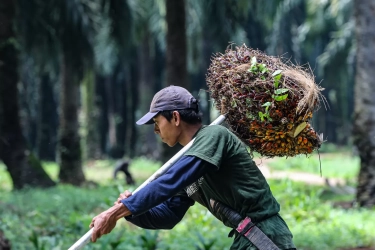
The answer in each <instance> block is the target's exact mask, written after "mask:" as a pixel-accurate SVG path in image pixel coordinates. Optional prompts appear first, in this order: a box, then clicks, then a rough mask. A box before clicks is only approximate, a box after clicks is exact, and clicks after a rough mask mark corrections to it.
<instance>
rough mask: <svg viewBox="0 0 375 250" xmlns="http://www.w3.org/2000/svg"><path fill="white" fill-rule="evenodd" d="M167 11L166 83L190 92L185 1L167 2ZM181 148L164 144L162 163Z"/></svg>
mask: <svg viewBox="0 0 375 250" xmlns="http://www.w3.org/2000/svg"><path fill="white" fill-rule="evenodd" d="M166 9H167V13H166V20H167V27H168V31H167V52H166V57H167V64H166V83H167V86H169V85H178V86H181V87H184V88H186V89H188V90H190V84H189V81H188V77H187V69H186V60H187V59H186V28H185V1H184V0H167V1H166ZM181 148H182V147H181V146H180V145H176V146H174V147H173V148H170V147H169V146H168V145H167V144H164V143H163V149H162V161H163V162H166V161H168V160H169V159H170V158H171V157H172V156H173V155H175V154H176V153H177V152H178V151H179V150H180V149H181Z"/></svg>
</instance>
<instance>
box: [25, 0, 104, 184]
mask: <svg viewBox="0 0 375 250" xmlns="http://www.w3.org/2000/svg"><path fill="white" fill-rule="evenodd" d="M99 8H100V4H99V2H98V1H88V0H80V1H74V0H68V1H42V0H30V1H25V0H23V1H22V0H21V1H20V3H19V9H20V13H22V15H20V20H21V21H20V27H21V28H20V30H21V34H22V41H23V45H24V48H25V50H26V52H28V53H31V54H32V55H33V56H34V58H36V60H37V62H38V64H39V65H40V66H41V67H42V68H43V67H45V68H46V69H45V70H49V69H50V68H49V67H50V66H49V65H55V64H57V65H58V69H57V70H58V72H59V76H60V85H59V93H60V95H59V108H60V110H59V132H58V148H57V155H58V160H59V164H60V172H59V179H60V181H61V182H65V183H71V184H74V185H80V184H81V183H82V182H84V181H85V177H84V174H83V171H82V163H81V146H80V136H79V122H78V108H79V106H80V91H79V86H80V82H81V81H82V79H83V78H84V76H85V74H86V72H90V70H92V68H93V63H92V62H93V40H94V35H95V34H96V33H95V32H96V31H97V29H98V25H99V23H100V15H99V14H100V9H99ZM46 52H47V53H46Z"/></svg>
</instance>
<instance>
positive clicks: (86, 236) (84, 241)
mask: <svg viewBox="0 0 375 250" xmlns="http://www.w3.org/2000/svg"><path fill="white" fill-rule="evenodd" d="M224 120H225V116H224V115H220V116H219V117H218V118H216V120H215V121H213V122H212V123H211V124H210V126H211V125H217V124H221V123H222V122H223V121H224ZM194 140H195V139H193V140H191V141H190V142H189V143H188V144H186V146H184V147H183V148H182V149H181V150H180V151H178V153H177V154H175V155H174V156H173V157H172V158H171V159H170V160H169V161H167V162H166V163H165V164H164V165H163V166H161V168H159V169H158V170H157V171H156V172H155V173H154V174H153V175H151V176H150V177H149V178H148V179H147V180H146V181H145V182H143V184H142V185H140V186H139V187H138V188H137V189H136V190H134V191H133V194H135V193H136V192H138V191H139V190H141V189H142V188H144V187H145V186H146V185H147V184H149V183H150V182H152V181H153V180H155V179H157V178H158V177H159V176H161V175H163V174H164V173H165V172H167V170H168V169H169V168H170V167H171V166H172V165H173V164H175V163H176V162H177V161H178V159H180V158H181V156H182V155H184V154H185V153H186V151H188V149H189V148H190V147H191V145H193V142H194ZM93 230H94V228H91V229H90V230H89V231H88V232H87V233H85V234H84V235H83V236H82V237H81V238H80V239H79V240H78V241H77V242H76V243H74V245H72V246H71V247H70V248H69V249H68V250H79V249H82V247H84V246H85V245H86V244H87V243H88V242H89V241H90V239H91V235H92V232H93Z"/></svg>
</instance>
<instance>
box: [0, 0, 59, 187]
mask: <svg viewBox="0 0 375 250" xmlns="http://www.w3.org/2000/svg"><path fill="white" fill-rule="evenodd" d="M14 18H15V2H14V1H12V0H4V1H2V3H1V5H0V24H1V25H0V159H1V160H2V161H3V162H4V164H5V165H6V167H7V170H8V172H9V174H10V177H11V179H12V181H13V186H14V188H15V189H21V188H24V187H27V186H39V187H50V186H53V185H54V184H55V183H54V182H53V181H52V180H51V179H50V178H49V176H48V175H47V174H46V172H45V171H44V169H43V168H42V166H41V165H40V163H39V161H38V160H37V159H35V158H33V155H32V154H31V153H30V152H28V150H27V148H26V142H25V138H24V136H23V133H22V128H21V122H20V117H19V104H18V89H17V82H18V72H17V69H18V61H17V57H18V53H17V50H16V48H15V39H16V37H15V34H14V31H13V25H14V23H13V21H14Z"/></svg>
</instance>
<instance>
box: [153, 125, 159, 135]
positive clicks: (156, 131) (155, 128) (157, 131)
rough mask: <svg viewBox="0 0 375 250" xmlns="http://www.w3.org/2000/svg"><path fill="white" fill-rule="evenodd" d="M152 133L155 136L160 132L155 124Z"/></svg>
mask: <svg viewBox="0 0 375 250" xmlns="http://www.w3.org/2000/svg"><path fill="white" fill-rule="evenodd" d="M154 133H155V134H159V133H160V130H159V128H158V126H157V125H156V124H155V125H154Z"/></svg>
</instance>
